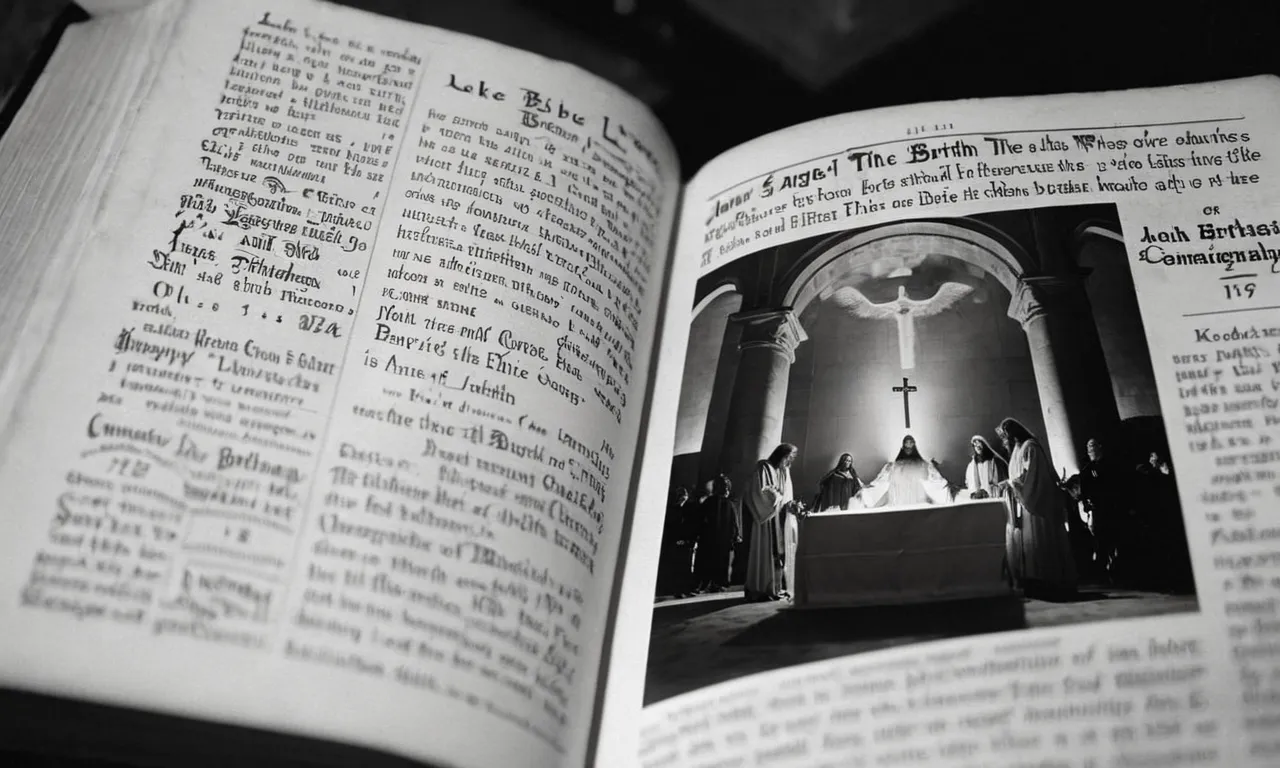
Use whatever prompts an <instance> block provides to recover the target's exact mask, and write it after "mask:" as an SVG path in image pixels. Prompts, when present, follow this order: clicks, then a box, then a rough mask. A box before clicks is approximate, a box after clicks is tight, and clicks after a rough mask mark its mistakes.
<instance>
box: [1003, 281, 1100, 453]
mask: <svg viewBox="0 0 1280 768" xmlns="http://www.w3.org/2000/svg"><path fill="white" fill-rule="evenodd" d="M1082 278H1083V276H1081V275H1070V276H1048V277H1024V278H1023V279H1022V280H1021V282H1020V284H1019V286H1018V288H1017V291H1016V292H1015V294H1014V296H1013V301H1012V302H1010V304H1009V317H1012V318H1013V319H1014V320H1017V321H1018V322H1019V323H1021V325H1022V329H1023V330H1024V331H1026V334H1027V343H1028V345H1029V346H1030V348H1031V366H1032V368H1033V369H1034V370H1035V376H1036V388H1037V389H1038V390H1039V394H1040V410H1041V413H1042V414H1043V416H1044V429H1045V435H1044V441H1045V443H1046V446H1045V447H1046V448H1048V449H1049V456H1050V459H1051V460H1052V461H1053V466H1054V469H1055V470H1056V471H1058V472H1062V471H1064V470H1065V472H1066V474H1067V476H1071V475H1073V474H1075V473H1076V472H1078V471H1079V469H1080V465H1081V464H1083V463H1084V461H1085V460H1086V459H1085V443H1086V441H1088V439H1089V438H1091V437H1098V438H1101V439H1102V440H1103V441H1104V442H1106V441H1107V440H1109V439H1110V438H1111V437H1112V436H1113V435H1115V434H1116V430H1117V428H1118V426H1119V423H1120V417H1119V415H1118V413H1117V411H1116V401H1115V393H1114V391H1113V390H1112V387H1111V376H1110V374H1109V373H1108V371H1107V362H1106V358H1105V357H1104V356H1103V354H1102V344H1101V342H1100V341H1099V339H1098V329H1097V326H1096V325H1095V324H1094V321H1093V314H1092V312H1091V309H1090V306H1089V300H1088V297H1087V296H1086V294H1085V291H1084V281H1083V279H1082Z"/></svg>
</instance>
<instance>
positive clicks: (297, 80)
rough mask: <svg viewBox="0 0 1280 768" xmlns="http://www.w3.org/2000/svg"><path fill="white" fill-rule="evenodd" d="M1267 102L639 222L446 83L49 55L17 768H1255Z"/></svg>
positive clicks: (257, 6)
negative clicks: (33, 763) (397, 767)
mask: <svg viewBox="0 0 1280 768" xmlns="http://www.w3.org/2000/svg"><path fill="white" fill-rule="evenodd" d="M1278 97H1280V89H1278V88H1277V86H1276V83H1275V81H1273V80H1271V79H1265V78H1259V79H1253V80H1244V81H1238V82H1230V83H1220V84H1212V85H1203V86H1188V87H1186V88H1179V89H1167V90H1157V91H1138V92H1125V93H1115V94H1093V95H1077V96H1059V97H1045V98H1035V99H1018V100H999V101H975V102H960V103H948V104H931V105H922V106H918V107H910V108H899V109H890V110H880V111H876V112H870V113H865V114H861V115H848V116H842V117H836V118H829V119H826V120H822V121H818V122H814V123H809V124H805V125H801V126H797V127H795V128H793V129H789V130H787V131H783V132H780V133H777V134H773V135H770V136H766V137H763V138H761V139H758V140H755V141H753V142H750V143H749V144H746V145H744V146H741V147H737V148H732V149H728V151H727V152H726V153H725V154H723V155H722V156H721V157H719V158H717V159H716V160H714V161H712V162H711V163H710V164H708V165H707V167H705V168H703V169H701V170H700V171H699V172H698V173H697V174H696V175H695V176H694V177H693V179H692V181H691V182H690V183H688V184H685V185H682V184H681V183H680V179H681V174H680V169H679V166H678V160H677V158H676V156H675V154H674V152H673V150H672V146H671V143H670V142H669V141H668V139H667V138H666V137H665V134H664V132H663V130H662V127H661V126H660V125H659V124H658V123H657V121H656V120H655V119H654V118H653V117H652V116H651V115H650V114H649V112H648V111H647V110H646V109H645V108H644V107H643V106H642V105H641V104H639V103H638V102H636V101H635V100H634V99H632V98H630V97H629V96H627V95H626V94H625V93H622V92H621V91H619V90H618V89H616V88H615V87H613V86H611V85H609V84H607V83H605V82H603V81H601V80H599V79H597V78H595V77H592V76H590V75H587V74H585V73H583V72H581V71H579V70H577V69H575V68H573V67H569V66H566V65H563V64H558V63H555V62H551V61H547V60H545V59H542V58H539V57H536V56H533V55H531V54H527V53H522V52H519V51H515V50H511V49H508V48H504V47H501V46H498V45H494V44H492V43H487V42H485V41H481V40H476V39H473V38H468V37H465V36H461V35H455V34H451V33H447V32H443V31H441V30H435V29H428V28H422V27H417V26H413V25H409V24H405V23H400V22H396V21H392V20H388V19H384V18H379V17H376V16H372V15H368V14H364V13H359V12H355V11H352V10H349V9H345V8H340V7H336V6H332V5H328V4H324V3H320V2H314V1H313V0H278V1H277V2H270V3H262V2H258V1H257V0H222V1H220V2H218V3H212V2H205V3H198V2H183V1H181V0H165V1H161V2H152V3H149V4H147V5H146V6H145V7H143V8H141V9H139V10H135V11H130V12H127V13H119V14H113V15H107V16H104V17H101V18H98V19H95V20H93V21H91V22H88V23H85V24H82V25H77V26H76V27H74V28H72V29H70V30H68V31H67V33H66V34H65V36H64V39H63V41H62V43H61V45H60V46H59V48H58V50H57V52H56V53H55V55H54V57H53V59H52V61H51V62H50V63H49V65H48V66H47V68H46V71H45V73H44V75H43V77H42V78H41V80H40V82H39V83H38V84H37V86H36V88H35V90H34V91H33V92H32V93H31V94H30V96H29V97H28V98H27V100H26V103H25V104H24V106H23V108H22V110H21V112H20V113H19V114H18V115H17V117H16V119H15V121H14V123H13V124H12V125H11V126H10V127H9V129H8V130H7V132H6V134H5V135H4V137H3V139H2V140H0V243H3V246H4V247H3V253H2V254H0V256H2V258H0V360H3V364H2V366H0V413H3V414H4V418H3V420H0V489H3V502H0V509H2V511H3V519H4V535H3V536H2V537H0V629H2V630H3V631H2V632H0V684H2V685H3V686H4V688H5V693H4V696H5V700H6V702H8V707H7V709H8V710H9V712H7V713H6V714H7V715H8V716H7V717H6V718H5V725H4V727H3V729H2V731H0V732H3V734H4V742H5V745H6V746H8V747H11V748H15V749H29V750H51V751H57V750H58V749H60V748H66V749H71V750H73V751H75V752H77V753H78V754H96V755H103V756H107V757H112V758H115V759H125V760H136V761H141V762H170V763H178V764H193V762H197V761H200V760H204V761H205V762H209V763H210V764H214V763H217V764H226V763H227V762H232V763H234V764H246V763H249V762H254V761H257V762H261V763H263V764H273V763H275V762H277V761H281V760H285V759H290V760H298V761H310V762H317V763H325V762H346V763H360V764H363V763H367V762H370V761H374V760H375V759H378V760H382V761H385V762H392V761H393V758H391V757H390V755H397V756H400V757H402V758H407V759H409V760H412V761H414V762H416V763H418V764H428V765H437V764H438V765H449V766H463V767H465V768H484V767H486V766H507V765H518V766H578V765H586V764H589V765H600V766H619V765H630V764H643V765H647V766H657V765H689V766H695V765H705V766H710V765H765V764H768V765H817V764H824V765H868V766H870V765H906V764H911V765H948V766H949V765H1014V764H1018V765H1024V764H1025V765H1031V764H1035V765H1040V764H1050V763H1052V764H1054V765H1058V764H1061V765H1075V766H1095V765H1096V766H1103V765H1183V764H1192V763H1195V764H1215V765H1230V766H1242V765H1266V764H1272V763H1273V762H1274V759H1275V755H1276V754H1277V751H1278V750H1280V747H1278V746H1277V745H1278V744H1280V737H1277V736H1276V735H1275V734H1276V724H1277V723H1278V722H1280V710H1278V709H1277V707H1280V704H1278V702H1280V687H1277V680H1278V679H1280V677H1278V674H1280V669H1278V668H1277V667H1276V666H1275V661H1274V660H1275V658H1276V653H1275V649H1276V648H1277V647H1278V646H1277V632H1278V631H1280V629H1278V627H1280V625H1277V623H1276V602H1275V601H1276V594H1277V588H1276V587H1277V584H1278V583H1280V582H1278V581H1277V579H1278V578H1280V574H1278V573H1277V572H1276V567H1277V562H1280V561H1278V560H1277V558H1276V555H1275V550H1274V543H1273V542H1274V540H1275V538H1276V532H1277V530H1278V529H1277V528H1276V523H1275V521H1274V519H1273V518H1274V516H1275V513H1276V511H1277V508H1280V503H1278V502H1280V500H1278V498H1277V493H1280V486H1277V485H1276V480H1275V477H1276V475H1275V470H1274V469H1273V467H1274V465H1275V464H1276V463H1277V461H1278V458H1277V453H1276V451H1275V448H1274V444H1275V442H1274V441H1275V440H1276V439H1277V438H1278V437H1280V434H1277V432H1280V430H1278V429H1277V425H1278V424H1280V417H1278V415H1277V402H1278V401H1277V395H1276V394H1275V391H1276V388H1277V387H1280V377H1278V376H1277V373H1276V372H1277V370H1280V362H1277V360H1280V347H1277V342H1276V336H1277V335H1278V334H1280V322H1278V321H1277V309H1276V307H1277V306H1280V294H1278V293H1277V291H1280V285H1278V284H1277V281H1276V277H1275V275H1276V274H1277V272H1280V266H1278V264H1280V255H1278V254H1280V224H1278V223H1277V222H1276V220H1275V216H1276V213H1275V211H1276V209H1277V203H1278V200H1277V197H1278V196H1277V192H1278V191H1280V185H1277V184H1276V182H1275V180H1274V179H1273V177H1272V176H1271V174H1272V173H1275V172H1276V166H1275V163H1276V160H1277V158H1280V146H1278V145H1277V143H1276V141H1277V140H1276V135H1277V134H1276V127H1277V125H1280V113H1278V110H1277V107H1278V106H1280V101H1278ZM1268 169H1271V170H1268ZM846 455H847V457H848V458H844V457H845V456H846ZM677 486H679V487H681V488H684V489H685V490H684V491H683V492H674V491H673V490H672V489H673V488H675V487H677ZM655 584H656V589H655ZM655 595H658V596H660V597H662V598H664V599H663V600H662V601H660V602H659V603H658V604H657V605H656V607H655ZM665 598H672V599H665ZM744 598H746V599H744ZM925 641H928V644H921V643H924V642H925ZM74 702H85V703H86V704H84V705H83V706H85V707H91V708H90V709H87V710H81V709H76V707H77V706H79V705H76V704H74ZM646 703H647V706H646ZM67 712H73V713H75V714H76V717H75V718H72V719H70V720H54V719H52V718H56V717H60V716H65V714H66V713H67ZM86 712H87V713H89V714H86ZM86 723H88V725H86ZM200 723H209V724H210V725H209V726H208V729H207V730H202V729H201V728H200V727H199V724H200ZM271 734H280V736H279V737H273V736H272V735H271ZM352 749H355V750H359V751H355V752H352V751H350V750H352ZM344 750H346V751H344ZM1043 761H1049V762H1043ZM1053 761H1056V762H1053Z"/></svg>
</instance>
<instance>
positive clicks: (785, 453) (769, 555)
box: [745, 443, 799, 602]
mask: <svg viewBox="0 0 1280 768" xmlns="http://www.w3.org/2000/svg"><path fill="white" fill-rule="evenodd" d="M796 450H797V449H796V447H795V446H794V445H791V444H790V443H782V444H781V445H779V446H778V447H777V448H775V449H773V453H771V454H769V458H767V459H764V460H762V461H760V462H758V463H757V464H756V470H755V472H754V473H753V474H752V476H751V485H750V487H749V488H748V489H747V494H746V499H745V501H746V505H747V511H748V512H750V513H751V524H752V526H753V527H752V531H751V552H750V554H749V555H748V556H747V583H746V596H747V599H748V600H751V601H753V602H761V601H765V600H783V599H785V598H787V597H789V596H790V595H789V593H788V592H787V589H788V587H789V585H788V584H787V580H786V574H787V572H788V570H790V569H789V568H788V567H787V566H788V564H787V554H788V552H789V551H791V552H794V551H795V541H796V539H797V538H798V535H799V524H798V523H797V521H796V518H795V514H793V513H794V510H795V501H794V499H793V497H792V494H791V464H792V463H793V462H794V461H795V459H796Z"/></svg>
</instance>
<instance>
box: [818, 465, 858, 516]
mask: <svg viewBox="0 0 1280 768" xmlns="http://www.w3.org/2000/svg"><path fill="white" fill-rule="evenodd" d="M861 493H862V481H861V480H859V479H858V473H857V471H856V470H855V469H854V468H853V454H851V453H842V454H840V458H839V459H838V460H837V461H836V466H835V468H834V469H832V470H831V471H830V472H828V473H827V474H825V475H823V476H822V480H820V481H819V482H818V495H817V497H816V498H815V499H814V501H813V511H814V512H823V511H825V510H828V509H848V508H849V502H850V501H851V500H853V499H857V498H858V497H859V495H860V494H861Z"/></svg>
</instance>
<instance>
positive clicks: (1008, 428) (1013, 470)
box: [996, 418, 1076, 598]
mask: <svg viewBox="0 0 1280 768" xmlns="http://www.w3.org/2000/svg"><path fill="white" fill-rule="evenodd" d="M996 434H997V435H999V436H1000V439H1001V440H1002V441H1004V447H1005V449H1006V450H1008V451H1009V479H1008V480H1005V481H1004V482H1001V483H999V484H998V485H997V486H996V487H997V489H998V490H999V491H1000V492H1001V493H1003V492H1004V490H1005V489H1006V488H1007V489H1009V490H1010V491H1012V493H1013V498H1014V501H1015V502H1016V504H1017V511H1018V513H1019V514H1018V517H1019V518H1020V520H1021V526H1020V527H1021V531H1022V552H1021V555H1022V563H1021V573H1022V580H1023V586H1024V588H1025V589H1026V591H1027V593H1028V594H1030V595H1034V596H1036V597H1049V598H1052V597H1060V596H1064V595H1067V594H1070V593H1073V592H1075V589H1076V568H1075V562H1074V559H1073V556H1072V553H1071V542H1070V540H1069V539H1068V538H1067V528H1066V522H1067V519H1066V510H1067V505H1066V503H1065V502H1066V499H1065V498H1064V494H1063V492H1062V489H1061V488H1059V487H1058V476H1057V474H1056V473H1055V472H1054V470H1053V465H1051V464H1050V463H1049V456H1048V454H1047V453H1046V452H1045V449H1044V447H1043V446H1042V445H1040V441H1039V440H1037V439H1036V437H1035V435H1033V434H1031V430H1029V429H1027V428H1026V427H1025V426H1023V424H1022V422H1020V421H1018V420H1017V419H1012V418H1009V419H1005V420H1004V421H1002V422H1000V426H999V427H997V428H996Z"/></svg>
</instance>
